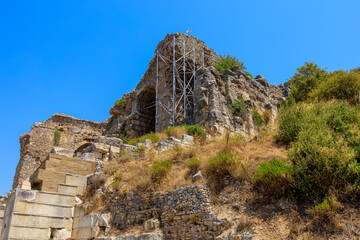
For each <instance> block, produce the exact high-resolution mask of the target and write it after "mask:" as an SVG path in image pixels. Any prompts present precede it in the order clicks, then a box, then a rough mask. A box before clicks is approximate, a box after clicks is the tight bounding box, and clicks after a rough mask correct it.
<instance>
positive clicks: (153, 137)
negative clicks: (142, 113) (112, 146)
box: [128, 132, 159, 145]
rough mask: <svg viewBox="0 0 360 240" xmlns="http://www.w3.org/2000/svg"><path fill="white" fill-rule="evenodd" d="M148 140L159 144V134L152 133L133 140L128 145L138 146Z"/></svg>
mask: <svg viewBox="0 0 360 240" xmlns="http://www.w3.org/2000/svg"><path fill="white" fill-rule="evenodd" d="M146 139H149V140H151V142H152V143H157V142H158V141H159V137H158V136H157V134H156V133H154V132H150V133H147V134H145V135H144V136H141V137H138V138H133V139H131V140H130V141H129V142H128V144H130V145H134V144H136V143H140V142H143V141H144V140H146Z"/></svg>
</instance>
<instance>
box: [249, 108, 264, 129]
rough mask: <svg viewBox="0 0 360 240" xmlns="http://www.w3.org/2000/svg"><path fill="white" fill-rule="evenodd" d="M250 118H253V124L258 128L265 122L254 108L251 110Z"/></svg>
mask: <svg viewBox="0 0 360 240" xmlns="http://www.w3.org/2000/svg"><path fill="white" fill-rule="evenodd" d="M252 119H253V120H254V124H255V126H256V127H258V128H259V127H261V126H262V125H264V123H265V122H264V119H263V117H262V116H261V115H260V113H259V112H258V111H256V110H254V111H253V112H252Z"/></svg>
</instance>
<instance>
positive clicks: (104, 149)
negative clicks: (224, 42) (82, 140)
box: [92, 143, 110, 153]
mask: <svg viewBox="0 0 360 240" xmlns="http://www.w3.org/2000/svg"><path fill="white" fill-rule="evenodd" d="M92 149H93V151H94V152H99V153H108V152H109V151H110V145H108V144H105V143H93V144H92Z"/></svg>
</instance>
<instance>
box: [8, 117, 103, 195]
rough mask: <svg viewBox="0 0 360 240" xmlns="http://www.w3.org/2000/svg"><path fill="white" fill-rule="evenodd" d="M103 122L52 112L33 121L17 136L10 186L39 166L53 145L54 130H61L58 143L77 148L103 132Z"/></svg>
mask: <svg viewBox="0 0 360 240" xmlns="http://www.w3.org/2000/svg"><path fill="white" fill-rule="evenodd" d="M105 126H106V123H99V122H92V121H87V120H82V119H77V118H74V117H71V116H68V115H65V114H54V115H53V116H52V117H51V118H49V119H48V120H46V121H45V122H41V123H35V124H34V126H33V127H32V129H31V131H30V132H28V133H26V134H24V135H22V136H20V146H21V150H20V160H19V163H18V165H17V168H16V173H15V177H14V183H13V188H16V187H17V186H18V184H19V183H21V182H22V180H24V179H26V178H28V177H30V175H31V174H32V173H33V172H34V171H35V170H36V169H37V168H38V167H39V165H40V164H41V162H42V161H43V160H44V159H45V158H46V157H47V155H48V153H49V152H50V150H51V149H52V148H53V147H55V140H54V132H55V130H56V129H59V130H60V131H61V138H60V143H59V145H58V146H57V147H60V148H65V149H69V150H72V151H76V150H77V149H78V148H80V147H81V146H83V145H84V144H87V143H91V142H92V141H93V140H94V139H95V138H96V137H98V136H100V135H102V132H103V131H104V129H105Z"/></svg>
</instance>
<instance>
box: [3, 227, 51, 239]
mask: <svg viewBox="0 0 360 240" xmlns="http://www.w3.org/2000/svg"><path fill="white" fill-rule="evenodd" d="M29 236H31V239H38V240H47V239H49V238H50V229H49V228H29V227H16V226H12V227H11V228H10V230H9V235H8V238H6V239H28V238H29ZM4 239H5V238H4Z"/></svg>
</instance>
